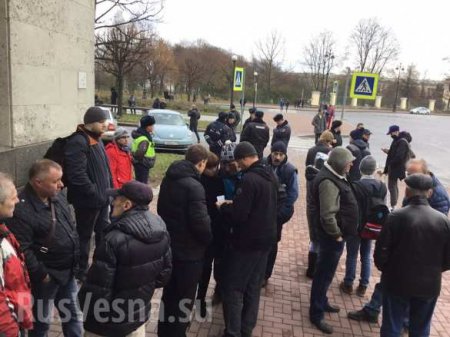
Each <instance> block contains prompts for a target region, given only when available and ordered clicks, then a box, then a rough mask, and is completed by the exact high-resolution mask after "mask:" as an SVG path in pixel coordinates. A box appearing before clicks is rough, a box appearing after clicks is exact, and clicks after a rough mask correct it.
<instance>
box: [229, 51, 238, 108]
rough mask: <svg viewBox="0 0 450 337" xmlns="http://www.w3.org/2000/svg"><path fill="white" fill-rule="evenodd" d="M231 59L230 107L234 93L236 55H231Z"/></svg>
mask: <svg viewBox="0 0 450 337" xmlns="http://www.w3.org/2000/svg"><path fill="white" fill-rule="evenodd" d="M231 61H233V69H232V70H231V95H230V109H231V108H232V106H233V95H234V69H235V68H236V61H237V56H236V55H233V56H231Z"/></svg>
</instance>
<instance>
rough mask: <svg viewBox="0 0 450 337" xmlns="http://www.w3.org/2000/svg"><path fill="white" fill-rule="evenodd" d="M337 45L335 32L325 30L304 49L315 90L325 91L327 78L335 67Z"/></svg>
mask: <svg viewBox="0 0 450 337" xmlns="http://www.w3.org/2000/svg"><path fill="white" fill-rule="evenodd" d="M335 45H336V41H335V39H334V37H333V33H332V32H330V31H324V32H322V33H320V34H319V35H317V36H314V37H313V38H312V39H311V40H310V42H309V44H308V45H307V46H306V47H305V49H304V58H305V64H306V66H307V68H308V70H309V73H310V77H311V83H312V87H313V89H314V90H320V91H324V88H325V86H326V84H325V82H326V79H327V78H328V75H329V74H330V72H331V71H332V69H333V67H334V58H335V55H334V50H335Z"/></svg>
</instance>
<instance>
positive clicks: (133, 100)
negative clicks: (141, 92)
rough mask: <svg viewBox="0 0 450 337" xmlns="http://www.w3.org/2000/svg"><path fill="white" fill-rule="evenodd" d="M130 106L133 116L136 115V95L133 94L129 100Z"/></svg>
mask: <svg viewBox="0 0 450 337" xmlns="http://www.w3.org/2000/svg"><path fill="white" fill-rule="evenodd" d="M128 106H129V107H130V112H131V114H134V115H135V114H136V96H134V94H131V96H130V97H129V98H128Z"/></svg>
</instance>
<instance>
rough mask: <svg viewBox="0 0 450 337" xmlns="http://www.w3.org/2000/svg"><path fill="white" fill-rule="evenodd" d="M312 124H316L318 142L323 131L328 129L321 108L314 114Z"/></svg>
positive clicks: (315, 133)
mask: <svg viewBox="0 0 450 337" xmlns="http://www.w3.org/2000/svg"><path fill="white" fill-rule="evenodd" d="M311 125H312V126H314V136H315V140H314V143H317V141H318V140H319V137H320V135H321V134H322V132H324V131H325V130H326V120H325V117H324V116H323V111H322V110H319V112H318V113H317V114H316V115H315V116H314V118H313V120H312V121H311Z"/></svg>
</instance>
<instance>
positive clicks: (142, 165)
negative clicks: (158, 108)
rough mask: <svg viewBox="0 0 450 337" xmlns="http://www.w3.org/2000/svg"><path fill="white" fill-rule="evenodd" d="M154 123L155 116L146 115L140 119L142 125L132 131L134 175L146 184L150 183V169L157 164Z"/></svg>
mask: <svg viewBox="0 0 450 337" xmlns="http://www.w3.org/2000/svg"><path fill="white" fill-rule="evenodd" d="M154 125H155V117H153V116H144V117H142V118H141V120H140V127H139V128H137V129H136V130H134V131H133V132H132V133H131V136H132V137H133V144H132V145H131V154H132V155H133V166H134V175H135V177H136V180H137V181H140V182H141V183H144V184H147V183H148V175H149V172H150V169H151V168H152V167H153V166H155V160H156V153H155V143H154V142H153V138H152V132H153V129H154Z"/></svg>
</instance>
